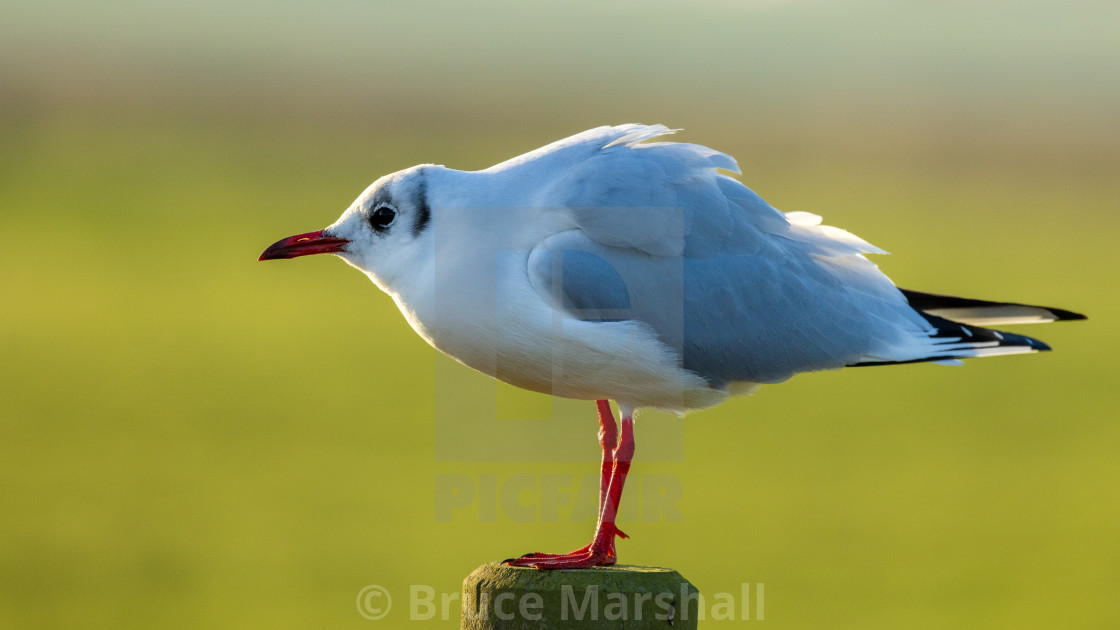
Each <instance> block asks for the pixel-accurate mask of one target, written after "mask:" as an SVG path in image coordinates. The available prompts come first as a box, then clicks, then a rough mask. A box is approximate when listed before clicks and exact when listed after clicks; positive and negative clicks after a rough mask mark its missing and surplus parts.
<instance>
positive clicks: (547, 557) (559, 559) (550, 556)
mask: <svg viewBox="0 0 1120 630" xmlns="http://www.w3.org/2000/svg"><path fill="white" fill-rule="evenodd" d="M615 562H618V560H617V558H615V555H614V550H613V549H611V550H608V551H596V550H593V549H591V545H587V546H586V547H581V548H579V549H577V550H575V551H573V552H571V553H527V554H525V555H523V556H521V557H520V558H513V559H510V560H506V561H505V563H504V564H507V565H509V566H511V567H526V568H532V569H541V570H546V571H548V570H556V569H590V568H592V567H607V566H610V565H612V564H614V563H615Z"/></svg>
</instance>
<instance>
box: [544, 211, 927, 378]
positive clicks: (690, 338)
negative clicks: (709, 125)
mask: <svg viewBox="0 0 1120 630" xmlns="http://www.w3.org/2000/svg"><path fill="white" fill-rule="evenodd" d="M859 260H861V261H862V262H863V263H866V264H867V265H868V266H870V267H871V268H872V270H874V265H871V264H870V263H868V262H867V261H866V260H864V259H862V258H859ZM864 271H866V270H864ZM853 273H854V274H855V277H856V279H858V278H859V270H855V271H853ZM875 273H876V274H877V273H878V272H877V270H876V271H875ZM529 276H530V280H531V281H532V283H533V285H534V287H536V289H537V291H538V292H539V293H540V294H541V295H542V296H544V297H545V298H546V299H547V300H549V301H550V302H551V303H552V305H553V307H554V308H557V309H559V310H562V311H564V312H566V313H568V314H570V315H572V316H574V317H577V318H580V319H583V320H589V321H607V320H620V319H626V320H636V321H641V322H644V323H645V324H647V325H649V326H650V327H651V328H652V329H653V330H654V331H655V332H656V333H657V335H658V337H659V338H660V339H661V340H662V341H663V342H664V343H665V344H667V345H668V346H670V347H671V348H673V349H674V350H675V351H676V352H677V353H678V355H679V356H680V358H681V363H682V366H683V367H684V368H685V369H688V370H691V371H693V372H696V373H697V374H699V375H700V376H702V377H703V378H705V379H706V380H707V381H708V382H709V383H711V384H712V385H713V386H715V387H722V386H724V385H725V384H727V383H729V382H753V383H771V382H777V381H781V380H784V379H787V378H789V377H790V376H792V375H793V374H795V373H797V372H804V371H810V370H821V369H829V368H838V367H843V366H845V365H852V364H855V363H858V362H860V361H861V360H865V359H866V358H867V357H884V356H885V357H888V360H895V356H897V355H898V353H899V342H900V341H901V342H902V345H908V344H910V343H911V342H912V339H913V338H914V335H917V337H918V338H925V337H926V334H925V333H924V329H925V328H928V327H925V326H923V325H922V324H921V323H920V322H921V320H915V321H911V320H910V319H909V318H907V317H905V316H900V314H899V313H898V312H896V305H895V304H894V303H893V300H891V299H889V294H888V299H887V300H886V301H884V300H882V299H880V298H878V297H876V296H875V294H874V293H875V292H874V291H863V290H860V287H859V285H856V286H854V287H853V286H848V285H847V284H846V281H847V282H849V283H850V281H851V278H848V279H845V278H843V277H840V276H838V275H837V274H836V270H834V269H830V268H829V267H828V266H826V265H822V264H821V263H820V262H818V261H817V260H816V259H814V258H813V257H812V256H809V255H808V246H807V245H805V244H802V243H797V242H795V241H789V242H788V243H782V244H780V245H779V244H771V245H770V246H769V247H763V248H761V250H760V251H756V252H753V253H746V254H735V253H723V254H718V255H714V256H706V257H689V256H655V255H650V254H647V253H644V252H642V251H639V250H635V249H627V248H619V247H612V246H609V245H603V244H601V243H598V242H596V241H594V240H592V239H591V238H589V237H588V236H587V235H586V234H584V233H582V232H581V231H579V230H571V231H567V232H563V233H560V234H557V235H554V236H552V237H550V238H549V239H546V240H545V241H544V242H543V243H541V245H540V246H539V247H537V248H536V249H534V250H533V252H532V253H531V255H530V257H529ZM879 277H882V276H881V274H879ZM882 279H883V281H885V282H887V283H888V285H889V286H890V289H891V290H892V291H894V293H897V291H896V290H894V287H893V285H890V284H889V280H886V278H885V277H882ZM903 308H906V307H905V304H904V303H903ZM911 312H912V311H911Z"/></svg>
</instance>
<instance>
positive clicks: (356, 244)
mask: <svg viewBox="0 0 1120 630" xmlns="http://www.w3.org/2000/svg"><path fill="white" fill-rule="evenodd" d="M436 168H439V167H433V166H431V165H427V164H425V165H421V166H414V167H412V168H409V169H406V170H403V171H398V172H396V173H393V174H391V175H386V176H385V177H382V178H381V179H379V180H377V181H375V182H374V183H373V184H371V185H370V187H369V188H367V189H366V190H365V192H363V193H362V194H361V195H359V196H358V198H357V199H355V200H354V203H352V204H351V205H350V207H349V208H347V209H346V211H345V212H343V213H342V216H340V217H339V218H338V220H337V221H335V222H334V223H332V224H331V225H330V226H329V227H327V228H324V229H322V230H318V231H315V232H307V233H304V234H296V235H295V236H289V237H288V238H283V239H280V240H279V241H277V242H275V243H273V244H272V245H270V246H269V247H268V248H267V249H265V250H264V252H263V253H262V254H261V255H260V257H259V258H258V259H257V260H280V259H288V258H297V257H299V256H308V255H311V254H335V255H336V256H338V257H340V258H342V259H343V260H345V261H346V262H347V263H349V264H350V265H352V266H354V267H356V268H357V269H359V270H361V271H362V272H363V273H365V274H366V275H368V276H369V277H370V278H371V279H372V280H373V281H374V282H375V283H376V284H377V285H378V286H379V287H381V288H382V289H384V290H386V291H390V288H391V286H392V284H393V280H394V279H396V278H397V277H399V276H400V275H401V274H402V273H403V272H405V271H406V270H407V269H409V268H410V267H412V266H413V265H414V264H416V263H417V262H418V261H419V260H421V256H422V253H423V250H424V242H425V241H426V240H427V239H425V235H426V234H427V233H428V232H430V230H429V229H428V227H429V224H430V223H431V219H432V212H431V208H430V206H429V205H428V174H429V173H428V171H429V170H430V169H436Z"/></svg>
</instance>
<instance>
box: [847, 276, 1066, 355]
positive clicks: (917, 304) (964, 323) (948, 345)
mask: <svg viewBox="0 0 1120 630" xmlns="http://www.w3.org/2000/svg"><path fill="white" fill-rule="evenodd" d="M901 291H902V294H903V295H904V296H906V299H907V301H908V302H909V303H910V307H911V308H913V309H914V310H915V311H917V312H918V314H919V315H921V316H922V317H924V318H925V320H926V321H927V322H929V323H930V324H931V325H932V326H933V328H934V332H933V334H932V335H931V339H932V340H934V341H935V343H936V344H937V347H938V350H937V351H936V352H933V353H931V354H930V356H925V357H919V358H915V359H911V360H909V361H884V360H881V359H878V358H876V357H867V358H865V359H864V360H862V361H860V362H859V363H856V364H854V365H853V366H858V367H863V366H871V365H894V364H899V363H921V362H936V363H958V362H957V361H956V359H966V358H972V357H989V356H999V355H1004V354H1023V353H1028V352H1045V351H1047V350H1050V346H1048V345H1047V344H1046V343H1045V342H1043V341H1040V340H1038V339H1035V338H1033V337H1027V336H1025V335H1018V334H1015V333H1009V332H1004V331H1002V330H992V329H990V328H986V327H985V326H993V325H1006V324H1028V323H1041V322H1055V321H1070V320H1078V319H1087V318H1086V317H1085V316H1084V315H1082V314H1080V313H1074V312H1073V311H1067V310H1063V309H1058V308H1050V307H1047V306H1032V305H1029V304H1017V303H1013V302H988V301H984V300H973V299H969V298H959V297H953V296H949V295H937V294H934V293H922V292H919V291H910V290H906V289H901Z"/></svg>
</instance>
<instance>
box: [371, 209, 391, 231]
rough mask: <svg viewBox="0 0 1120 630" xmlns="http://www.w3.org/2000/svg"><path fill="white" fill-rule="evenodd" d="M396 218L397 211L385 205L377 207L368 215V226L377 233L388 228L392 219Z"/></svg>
mask: <svg viewBox="0 0 1120 630" xmlns="http://www.w3.org/2000/svg"><path fill="white" fill-rule="evenodd" d="M396 218H397V211H396V210H394V209H392V208H391V207H389V206H386V205H380V206H377V209H376V210H374V211H373V212H372V213H370V215H369V224H370V226H372V227H373V229H374V230H377V231H378V232H380V231H382V230H384V229H385V228H387V227H389V225H390V224H392V223H393V219H396Z"/></svg>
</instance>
